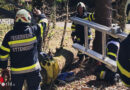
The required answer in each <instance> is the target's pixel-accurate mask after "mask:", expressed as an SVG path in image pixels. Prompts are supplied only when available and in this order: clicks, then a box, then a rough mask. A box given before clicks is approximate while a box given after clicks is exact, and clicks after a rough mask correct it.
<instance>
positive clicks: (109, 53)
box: [107, 52, 117, 58]
mask: <svg viewBox="0 0 130 90" xmlns="http://www.w3.org/2000/svg"><path fill="white" fill-rule="evenodd" d="M107 55H111V56H114V57H115V58H116V57H117V55H116V54H115V53H113V52H108V53H107Z"/></svg>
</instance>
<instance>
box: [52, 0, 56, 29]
mask: <svg viewBox="0 0 130 90" xmlns="http://www.w3.org/2000/svg"><path fill="white" fill-rule="evenodd" d="M53 2H54V4H53V12H52V22H53V28H55V27H56V0H54V1H53Z"/></svg>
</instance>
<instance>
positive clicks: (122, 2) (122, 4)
mask: <svg viewBox="0 0 130 90" xmlns="http://www.w3.org/2000/svg"><path fill="white" fill-rule="evenodd" d="M117 2H118V14H119V15H120V16H121V17H120V18H119V20H118V21H119V26H120V27H121V29H122V30H123V31H124V30H125V24H126V10H125V6H126V3H127V0H117Z"/></svg>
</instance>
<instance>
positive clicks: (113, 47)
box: [107, 37, 120, 61]
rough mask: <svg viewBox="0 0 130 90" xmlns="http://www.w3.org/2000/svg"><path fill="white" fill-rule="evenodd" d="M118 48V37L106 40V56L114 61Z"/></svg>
mask: <svg viewBox="0 0 130 90" xmlns="http://www.w3.org/2000/svg"><path fill="white" fill-rule="evenodd" d="M119 48H120V41H119V39H116V38H112V37H110V39H109V40H108V42H107V56H108V57H109V58H111V59H113V60H115V61H116V60H117V56H118V52H119Z"/></svg>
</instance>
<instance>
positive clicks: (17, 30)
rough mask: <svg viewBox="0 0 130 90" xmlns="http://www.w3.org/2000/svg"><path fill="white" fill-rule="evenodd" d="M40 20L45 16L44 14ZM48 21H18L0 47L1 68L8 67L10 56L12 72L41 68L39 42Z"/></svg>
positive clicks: (25, 71) (18, 72) (17, 72)
mask: <svg viewBox="0 0 130 90" xmlns="http://www.w3.org/2000/svg"><path fill="white" fill-rule="evenodd" d="M39 18H40V20H43V19H44V18H45V15H44V14H42V15H40V16H39ZM45 28H46V23H45V22H44V21H41V22H40V23H39V24H36V25H34V26H29V25H28V24H25V23H16V24H15V26H14V29H13V30H11V31H9V32H8V33H7V34H6V35H5V37H4V40H3V42H2V45H1V47H0V68H6V67H7V61H8V59H9V57H10V61H11V72H12V74H22V73H28V72H32V71H35V70H40V65H39V62H38V42H40V41H41V38H42V37H43V32H44V30H45Z"/></svg>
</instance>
